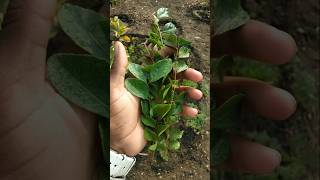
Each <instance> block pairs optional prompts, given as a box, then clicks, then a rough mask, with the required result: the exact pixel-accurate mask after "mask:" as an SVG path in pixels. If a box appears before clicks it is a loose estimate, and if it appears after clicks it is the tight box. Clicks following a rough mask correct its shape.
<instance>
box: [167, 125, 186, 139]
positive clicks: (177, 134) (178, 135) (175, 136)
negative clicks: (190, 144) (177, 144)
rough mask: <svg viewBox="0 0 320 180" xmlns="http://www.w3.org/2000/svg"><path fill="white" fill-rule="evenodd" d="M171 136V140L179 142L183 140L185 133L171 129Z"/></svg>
mask: <svg viewBox="0 0 320 180" xmlns="http://www.w3.org/2000/svg"><path fill="white" fill-rule="evenodd" d="M169 135H170V139H171V140H178V139H181V138H182V135H183V131H181V130H179V129H177V128H172V129H170V132H169Z"/></svg>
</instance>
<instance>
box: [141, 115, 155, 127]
mask: <svg viewBox="0 0 320 180" xmlns="http://www.w3.org/2000/svg"><path fill="white" fill-rule="evenodd" d="M141 121H142V123H143V124H144V125H145V126H149V127H153V128H155V127H156V121H155V120H154V119H152V118H149V117H146V116H141Z"/></svg>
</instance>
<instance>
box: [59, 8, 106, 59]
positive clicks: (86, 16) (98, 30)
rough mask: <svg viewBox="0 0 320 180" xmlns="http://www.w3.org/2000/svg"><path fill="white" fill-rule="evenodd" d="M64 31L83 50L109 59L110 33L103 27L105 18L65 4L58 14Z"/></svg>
mask: <svg viewBox="0 0 320 180" xmlns="http://www.w3.org/2000/svg"><path fill="white" fill-rule="evenodd" d="M58 20H59V23H60V25H61V27H62V29H63V31H64V32H65V33H66V34H67V35H68V36H70V37H71V39H72V40H73V41H74V42H75V43H76V44H77V45H78V46H80V47H81V48H83V49H84V50H86V51H88V52H89V53H91V54H92V55H93V56H95V57H98V58H103V59H107V58H108V54H109V52H108V51H109V50H108V48H106V47H108V44H107V43H108V41H107V40H108V36H109V35H108V33H107V30H106V29H103V28H102V27H101V21H105V18H104V17H103V16H101V15H99V14H98V13H97V12H94V11H92V10H88V9H84V8H81V7H79V6H75V5H71V4H65V5H64V6H63V7H62V8H61V10H60V11H59V14H58Z"/></svg>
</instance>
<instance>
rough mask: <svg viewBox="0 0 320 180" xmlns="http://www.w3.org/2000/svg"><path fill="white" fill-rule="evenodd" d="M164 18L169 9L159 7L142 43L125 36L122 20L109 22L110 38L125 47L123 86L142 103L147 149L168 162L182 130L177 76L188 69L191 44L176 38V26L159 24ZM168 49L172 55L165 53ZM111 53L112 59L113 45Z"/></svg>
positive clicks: (181, 93) (181, 94) (142, 118)
mask: <svg viewBox="0 0 320 180" xmlns="http://www.w3.org/2000/svg"><path fill="white" fill-rule="evenodd" d="M167 18H169V15H168V9H167V8H160V9H159V10H158V11H157V12H156V13H155V14H154V15H153V23H152V24H151V30H150V33H149V35H148V37H147V38H146V39H145V41H144V42H143V43H141V44H137V43H136V42H134V41H135V40H134V37H132V38H130V37H129V36H128V35H126V33H127V30H128V28H127V27H126V26H125V24H124V23H123V22H121V20H119V19H118V18H117V17H114V18H111V20H110V23H111V24H110V27H111V33H112V34H111V36H112V39H113V40H118V41H122V42H124V44H127V49H128V57H129V61H130V62H129V65H128V73H127V76H126V80H125V86H126V88H127V89H128V91H129V92H131V93H132V94H133V95H135V96H137V97H139V98H140V100H141V113H142V115H141V121H142V124H143V127H144V137H145V139H146V140H147V141H148V150H149V151H150V152H151V153H152V154H154V153H157V152H158V153H159V154H160V156H161V157H162V158H163V159H164V160H168V158H169V151H176V150H178V149H179V148H180V140H181V138H182V135H183V131H182V130H180V129H179V127H178V125H179V123H180V114H181V112H182V105H183V103H184V99H185V92H183V91H177V88H179V87H180V86H181V84H182V82H181V81H180V80H179V79H178V78H177V75H178V73H181V72H183V71H184V70H186V69H187V68H188V65H187V64H186V60H187V59H188V58H189V56H190V48H189V46H190V42H188V41H186V40H184V39H182V38H179V37H178V36H177V34H176V27H175V25H174V24H173V23H171V22H169V23H166V24H165V25H163V26H161V25H160V24H159V21H160V20H162V19H167ZM168 49H170V50H171V51H172V52H173V53H172V54H166V53H165V52H166V50H168ZM110 51H111V53H110V55H111V56H110V58H111V59H113V54H114V52H113V51H114V47H113V46H111V49H110ZM137 54H139V56H137Z"/></svg>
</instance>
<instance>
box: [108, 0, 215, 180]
mask: <svg viewBox="0 0 320 180" xmlns="http://www.w3.org/2000/svg"><path fill="white" fill-rule="evenodd" d="M160 7H167V8H169V13H170V18H172V21H173V22H174V23H175V24H176V26H177V27H178V29H179V35H180V36H181V37H183V38H185V39H187V40H189V41H191V42H192V47H193V53H192V57H191V60H190V63H191V64H192V67H193V68H195V69H197V70H199V71H201V72H202V73H203V74H204V76H206V77H208V76H209V68H210V66H209V40H210V38H209V37H210V27H209V24H208V17H206V14H208V13H206V12H208V11H207V10H208V7H209V6H208V2H205V1H203V0H202V1H201V0H179V1H174V3H173V1H168V0H158V1H151V0H144V1H138V0H122V1H120V2H118V3H116V4H115V5H113V6H112V7H111V12H110V15H111V16H115V15H117V16H119V18H120V19H122V20H123V21H126V22H127V24H128V25H129V28H130V32H129V33H134V34H140V35H147V34H148V31H149V29H150V24H151V22H152V14H153V13H154V12H155V11H156V10H157V9H158V8H160ZM199 7H200V8H199ZM198 8H199V9H200V10H199V11H197V9H198ZM195 10H196V11H195ZM199 17H202V18H199ZM207 85H208V84H207ZM203 103H206V104H207V105H209V97H205V98H204V100H203ZM208 107H209V106H208ZM206 120H207V122H206V126H205V128H204V130H203V132H202V133H200V134H196V133H194V131H193V130H191V129H186V130H185V134H184V137H183V139H182V146H181V149H180V151H179V152H177V153H172V154H171V156H170V159H169V161H168V162H165V161H162V160H160V159H158V158H155V159H153V158H151V157H150V156H143V155H138V156H137V163H136V165H135V166H134V168H133V170H132V171H131V172H130V173H129V175H128V177H127V179H129V180H130V179H135V180H139V179H143V180H145V179H147V180H152V179H200V180H201V179H209V156H210V155H209V137H210V135H209V117H208V118H207V119H206Z"/></svg>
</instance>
